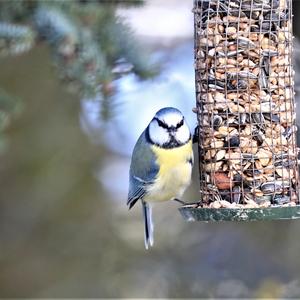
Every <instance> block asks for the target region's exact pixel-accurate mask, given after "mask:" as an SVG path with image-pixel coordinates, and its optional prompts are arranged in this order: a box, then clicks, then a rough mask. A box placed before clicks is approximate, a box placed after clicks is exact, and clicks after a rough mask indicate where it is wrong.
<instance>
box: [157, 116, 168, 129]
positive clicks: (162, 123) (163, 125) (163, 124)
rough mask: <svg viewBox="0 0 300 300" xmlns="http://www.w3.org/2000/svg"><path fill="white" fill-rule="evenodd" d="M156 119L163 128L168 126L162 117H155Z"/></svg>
mask: <svg viewBox="0 0 300 300" xmlns="http://www.w3.org/2000/svg"><path fill="white" fill-rule="evenodd" d="M155 120H156V121H157V123H158V125H159V126H160V127H162V128H166V129H167V128H168V125H167V124H166V123H164V122H163V121H161V120H160V119H157V118H155Z"/></svg>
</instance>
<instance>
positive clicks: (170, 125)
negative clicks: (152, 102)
mask: <svg viewBox="0 0 300 300" xmlns="http://www.w3.org/2000/svg"><path fill="white" fill-rule="evenodd" d="M147 136H148V138H149V141H150V142H151V143H152V144H155V145H157V146H159V147H161V148H167V149H169V148H175V147H179V146H181V145H184V144H186V143H187V142H188V141H189V140H190V139H191V132H190V129H189V127H188V124H187V122H186V120H185V119H184V116H183V115H182V113H181V112H180V111H179V110H178V109H176V108H173V107H165V108H162V109H160V110H159V111H158V112H157V113H156V114H155V116H154V118H153V119H152V121H151V122H150V124H149V125H148V127H147Z"/></svg>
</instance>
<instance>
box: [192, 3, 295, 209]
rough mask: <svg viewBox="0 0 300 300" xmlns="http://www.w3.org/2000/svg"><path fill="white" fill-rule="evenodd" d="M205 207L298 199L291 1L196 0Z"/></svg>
mask: <svg viewBox="0 0 300 300" xmlns="http://www.w3.org/2000/svg"><path fill="white" fill-rule="evenodd" d="M194 26H195V70H196V72H195V83H196V96H197V112H198V123H199V162H200V163H199V175H200V193H201V199H202V205H203V206H204V207H206V206H209V207H215V208H219V207H249V208H252V207H253V208H254V207H269V206H272V205H284V206H293V205H296V204H298V202H299V193H298V190H299V175H298V160H297V148H296V126H295V103H294V80H293V76H294V71H293V66H292V3H291V1H290V0H195V1H194Z"/></svg>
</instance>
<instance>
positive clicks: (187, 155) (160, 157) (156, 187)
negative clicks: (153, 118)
mask: <svg viewBox="0 0 300 300" xmlns="http://www.w3.org/2000/svg"><path fill="white" fill-rule="evenodd" d="M152 150H153V151H154V153H155V155H156V157H157V164H158V165H159V172H158V175H157V179H156V181H155V183H154V184H153V185H152V187H151V188H150V189H149V190H148V194H147V196H146V197H145V198H144V200H145V201H167V200H171V199H172V198H175V197H181V195H182V194H183V192H184V190H185V189H186V187H187V186H188V185H189V183H190V180H191V173H192V164H191V163H190V161H191V160H193V150H192V141H190V142H188V143H187V144H185V145H183V146H180V147H177V148H172V149H163V148H160V147H157V146H152Z"/></svg>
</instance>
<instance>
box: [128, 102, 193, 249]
mask: <svg viewBox="0 0 300 300" xmlns="http://www.w3.org/2000/svg"><path fill="white" fill-rule="evenodd" d="M193 160H194V156H193V150H192V135H191V132H190V129H189V127H188V124H187V122H186V120H185V118H184V116H183V115H182V113H181V112H180V111H179V110H178V109H176V108H173V107H165V108H162V109H160V110H159V111H158V112H157V113H156V114H155V116H154V118H153V119H152V120H151V122H150V123H149V125H148V126H147V128H146V129H145V130H144V131H143V133H142V134H141V136H140V137H139V139H138V141H137V142H136V144H135V147H134V150H133V153H132V157H131V164H130V171H129V192H128V200H127V205H128V206H129V209H131V208H132V207H133V206H134V204H135V203H136V202H137V201H138V200H141V202H142V209H143V215H144V223H145V231H144V237H145V247H146V249H148V248H149V246H153V222H152V210H151V205H150V203H151V202H160V201H167V200H176V201H179V202H181V203H183V201H181V200H179V199H178V197H181V196H182V194H183V192H184V191H185V189H186V188H187V186H188V185H189V183H190V181H191V174H192V166H193Z"/></svg>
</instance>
